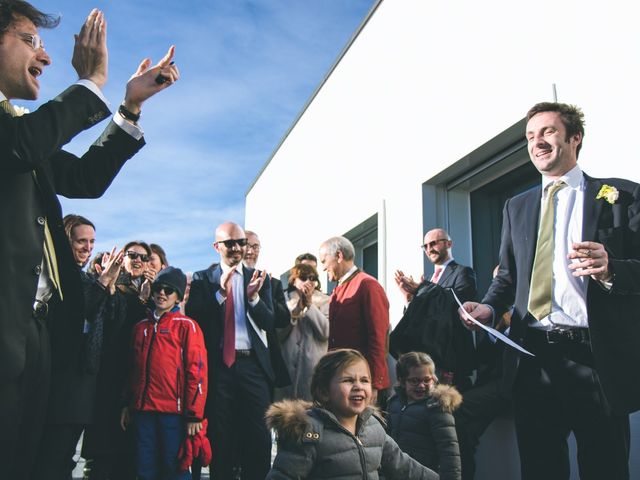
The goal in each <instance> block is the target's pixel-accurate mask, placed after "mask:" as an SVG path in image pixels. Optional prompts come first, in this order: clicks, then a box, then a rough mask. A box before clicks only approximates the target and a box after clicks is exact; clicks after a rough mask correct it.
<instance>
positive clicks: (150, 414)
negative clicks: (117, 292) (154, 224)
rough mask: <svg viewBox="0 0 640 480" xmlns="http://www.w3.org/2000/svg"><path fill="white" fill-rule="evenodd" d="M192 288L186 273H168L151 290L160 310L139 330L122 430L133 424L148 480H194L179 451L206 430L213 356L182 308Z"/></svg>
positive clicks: (173, 270)
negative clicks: (187, 440)
mask: <svg viewBox="0 0 640 480" xmlns="http://www.w3.org/2000/svg"><path fill="white" fill-rule="evenodd" d="M186 285H187V278H186V276H185V275H184V273H182V271H181V270H180V269H178V268H174V267H167V268H165V269H164V270H162V271H161V272H160V273H159V274H158V275H157V276H156V279H155V280H154V282H153V284H152V286H151V293H152V296H153V301H154V303H155V307H156V308H155V310H154V311H153V312H152V313H150V314H149V318H147V319H145V320H142V321H140V322H139V323H138V324H136V325H135V327H134V330H133V342H132V346H133V368H132V374H131V382H130V386H129V391H128V395H127V399H128V405H129V406H128V407H125V408H124V409H123V410H122V416H121V419H120V424H121V426H122V428H123V429H126V427H127V426H128V424H129V423H130V420H132V422H131V423H132V424H133V426H134V428H135V433H136V444H137V475H138V478H139V479H142V480H153V479H156V478H163V479H170V480H184V479H189V478H190V474H189V472H188V471H186V472H180V471H179V462H178V450H179V448H180V445H181V444H182V442H183V441H184V439H185V437H186V435H195V434H197V433H198V432H199V431H200V429H201V428H202V419H203V414H204V404H205V399H206V396H207V352H206V350H205V346H204V340H203V336H202V331H201V330H200V327H199V326H198V324H197V323H196V322H195V321H194V320H192V319H191V318H189V317H186V316H184V315H183V314H181V313H180V308H179V307H178V304H179V303H180V300H182V297H183V296H184V290H185V288H186ZM159 470H160V471H159Z"/></svg>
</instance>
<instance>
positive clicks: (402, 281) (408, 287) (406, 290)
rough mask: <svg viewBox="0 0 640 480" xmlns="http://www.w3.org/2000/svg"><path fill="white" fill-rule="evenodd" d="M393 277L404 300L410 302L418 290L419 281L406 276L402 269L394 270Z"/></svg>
mask: <svg viewBox="0 0 640 480" xmlns="http://www.w3.org/2000/svg"><path fill="white" fill-rule="evenodd" d="M394 279H395V281H396V285H397V286H398V288H399V289H400V292H401V293H402V295H403V296H404V298H405V300H406V301H407V302H410V301H411V299H413V296H414V295H415V293H416V291H417V290H418V285H419V283H418V282H416V281H415V280H414V279H413V277H410V276H409V277H407V276H406V275H405V274H404V272H403V271H402V270H396V273H395V275H394Z"/></svg>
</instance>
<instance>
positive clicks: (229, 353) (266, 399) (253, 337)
mask: <svg viewBox="0 0 640 480" xmlns="http://www.w3.org/2000/svg"><path fill="white" fill-rule="evenodd" d="M213 245H214V248H215V249H216V251H217V252H218V253H219V254H220V264H219V265H216V266H215V267H211V268H208V269H207V270H202V271H199V272H196V273H194V274H193V278H192V280H191V290H190V293H189V301H188V302H187V305H186V307H185V311H186V314H187V315H189V316H190V317H192V318H194V319H195V320H196V321H197V322H198V324H199V325H200V327H201V328H202V331H203V333H204V337H205V344H206V346H207V351H208V355H209V385H211V389H210V394H209V396H208V398H207V409H206V415H207V416H208V418H209V425H211V427H212V428H211V430H210V432H211V437H212V439H213V442H212V445H214V448H213V452H214V453H213V462H212V473H213V476H214V477H215V478H219V479H232V478H234V467H235V466H236V465H235V463H236V461H238V460H240V467H241V469H242V478H243V479H245V480H262V479H263V478H264V477H265V476H266V475H267V472H268V471H269V468H270V466H271V434H270V432H269V430H267V427H266V425H265V422H264V414H265V412H266V410H267V407H268V406H269V404H270V403H271V398H272V392H273V385H274V381H275V372H274V369H273V365H272V362H271V356H270V352H269V347H268V340H267V334H270V333H272V332H274V328H275V315H274V310H273V302H272V294H271V282H270V281H265V280H267V274H266V273H265V272H261V271H259V270H254V269H253V268H249V267H246V266H244V265H243V264H242V259H243V258H244V255H245V254H246V250H247V237H246V235H245V232H244V230H243V229H242V227H240V225H237V224H235V223H232V222H226V223H223V224H221V225H220V226H218V228H217V229H216V237H215V242H214V244H213ZM239 425H242V426H243V428H242V430H241V431H240V432H239V431H238V430H239ZM239 434H240V435H242V437H241V438H240V440H241V441H240V442H238V441H237V440H238V437H237V435H239ZM240 446H241V447H242V449H243V452H241V451H238V450H236V449H237V448H239V447H240ZM244 453H247V454H246V455H245V454H244Z"/></svg>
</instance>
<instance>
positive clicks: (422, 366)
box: [388, 352, 462, 480]
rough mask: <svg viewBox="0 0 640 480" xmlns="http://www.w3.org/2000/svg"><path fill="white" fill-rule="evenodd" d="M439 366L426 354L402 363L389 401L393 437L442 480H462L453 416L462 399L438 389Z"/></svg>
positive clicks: (407, 355)
mask: <svg viewBox="0 0 640 480" xmlns="http://www.w3.org/2000/svg"><path fill="white" fill-rule="evenodd" d="M435 371H436V368H435V365H434V363H433V360H432V359H431V357H429V355H427V354H426V353H422V352H409V353H405V354H404V355H402V356H401V357H400V358H399V359H398V363H397V365H396V372H397V376H398V384H399V386H398V387H397V388H396V394H395V395H394V396H393V397H392V398H391V399H390V400H389V405H388V410H389V418H388V420H389V422H388V429H389V435H391V437H392V438H393V439H394V440H395V441H396V442H397V443H398V445H399V446H400V448H401V449H402V450H403V451H404V452H406V453H408V454H409V455H410V456H411V457H413V458H415V459H416V460H417V461H419V462H420V463H422V464H423V465H425V466H426V467H429V468H431V469H432V470H435V471H437V472H438V473H439V474H440V478H441V479H442V480H460V478H461V468H460V450H459V448H458V438H457V436H456V429H455V421H454V418H453V412H454V411H455V409H456V408H458V406H460V404H461V403H462V396H461V395H460V393H459V392H458V391H457V390H456V389H455V387H451V386H448V385H438V379H437V377H436V375H435Z"/></svg>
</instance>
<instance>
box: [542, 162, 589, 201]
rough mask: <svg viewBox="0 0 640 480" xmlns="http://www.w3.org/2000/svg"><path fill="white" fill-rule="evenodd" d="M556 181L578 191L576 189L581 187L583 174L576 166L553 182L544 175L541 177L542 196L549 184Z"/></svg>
mask: <svg viewBox="0 0 640 480" xmlns="http://www.w3.org/2000/svg"><path fill="white" fill-rule="evenodd" d="M558 180H562V181H563V182H564V183H566V184H567V185H568V186H570V187H571V188H574V189H578V188H580V187H581V186H582V182H583V181H584V174H583V173H582V170H581V169H580V167H579V166H578V165H576V166H575V167H573V168H572V169H571V170H569V171H568V172H567V173H565V174H564V175H562V176H561V177H560V178H558V179H557V180H553V179H551V178H549V177H545V176H544V175H542V192H543V195H544V192H545V190H546V188H547V187H548V186H549V184H551V183H554V182H556V181H558Z"/></svg>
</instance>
